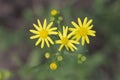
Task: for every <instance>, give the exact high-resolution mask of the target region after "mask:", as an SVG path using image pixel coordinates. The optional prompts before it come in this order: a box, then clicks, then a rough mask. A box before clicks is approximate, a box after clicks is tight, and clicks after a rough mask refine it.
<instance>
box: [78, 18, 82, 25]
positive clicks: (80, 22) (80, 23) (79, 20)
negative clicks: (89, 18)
mask: <svg viewBox="0 0 120 80" xmlns="http://www.w3.org/2000/svg"><path fill="white" fill-rule="evenodd" d="M78 24H79V26H80V27H82V21H81V19H80V18H78Z"/></svg>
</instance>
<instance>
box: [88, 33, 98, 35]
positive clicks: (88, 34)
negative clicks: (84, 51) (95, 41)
mask: <svg viewBox="0 0 120 80" xmlns="http://www.w3.org/2000/svg"><path fill="white" fill-rule="evenodd" d="M88 35H90V36H96V35H95V34H94V33H88Z"/></svg>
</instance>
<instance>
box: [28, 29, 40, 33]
mask: <svg viewBox="0 0 120 80" xmlns="http://www.w3.org/2000/svg"><path fill="white" fill-rule="evenodd" d="M29 31H30V32H31V33H33V34H39V31H36V30H32V29H31V30H29Z"/></svg>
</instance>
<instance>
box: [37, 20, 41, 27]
mask: <svg viewBox="0 0 120 80" xmlns="http://www.w3.org/2000/svg"><path fill="white" fill-rule="evenodd" d="M37 22H38V26H39V27H40V29H42V24H41V22H40V20H39V19H37Z"/></svg>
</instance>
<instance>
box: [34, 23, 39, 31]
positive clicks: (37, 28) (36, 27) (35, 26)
mask: <svg viewBox="0 0 120 80" xmlns="http://www.w3.org/2000/svg"><path fill="white" fill-rule="evenodd" d="M33 26H34V28H35V29H36V30H38V31H40V28H39V27H38V26H37V25H36V24H34V23H33Z"/></svg>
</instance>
